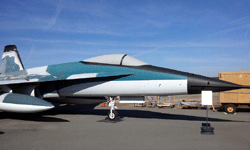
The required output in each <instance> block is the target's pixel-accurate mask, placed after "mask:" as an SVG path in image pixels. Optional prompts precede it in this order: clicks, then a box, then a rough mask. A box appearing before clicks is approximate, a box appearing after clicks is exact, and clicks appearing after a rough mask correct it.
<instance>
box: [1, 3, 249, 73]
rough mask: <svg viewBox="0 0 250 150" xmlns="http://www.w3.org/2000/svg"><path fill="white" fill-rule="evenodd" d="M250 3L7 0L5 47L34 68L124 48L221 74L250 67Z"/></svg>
mask: <svg viewBox="0 0 250 150" xmlns="http://www.w3.org/2000/svg"><path fill="white" fill-rule="evenodd" d="M249 8H250V0H188V1H187V0H120V1H119V0H70V1H67V0H39V1H34V0H26V1H25V0H23V1H18V0H1V2H0V20H1V22H0V35H1V36H0V47H1V48H2V49H3V48H4V46H5V45H8V44H16V45H17V48H18V50H19V53H20V56H21V58H22V61H23V64H24V66H25V67H26V68H32V67H38V66H44V65H50V64H57V63H63V62H72V61H80V60H84V59H87V58H90V57H94V56H99V55H104V54H114V53H124V54H128V55H131V56H133V57H135V58H137V59H140V60H143V61H145V62H147V63H149V64H152V65H156V66H161V67H166V68H171V69H173V68H175V69H177V70H182V71H187V72H192V73H197V74H202V75H206V76H218V72H221V71H240V69H244V70H247V71H250V31H249V30H250V9H249Z"/></svg>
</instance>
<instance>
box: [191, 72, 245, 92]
mask: <svg viewBox="0 0 250 150" xmlns="http://www.w3.org/2000/svg"><path fill="white" fill-rule="evenodd" d="M239 88H243V86H241V85H238V84H234V83H231V82H226V81H222V80H218V79H214V78H209V77H203V76H198V75H194V76H193V77H188V94H199V93H201V91H204V90H208V91H213V92H220V91H228V90H233V89H239Z"/></svg>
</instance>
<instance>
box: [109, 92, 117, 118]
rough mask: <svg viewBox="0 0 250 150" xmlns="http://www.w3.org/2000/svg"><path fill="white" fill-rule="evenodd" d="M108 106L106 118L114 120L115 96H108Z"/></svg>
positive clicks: (115, 115)
mask: <svg viewBox="0 0 250 150" xmlns="http://www.w3.org/2000/svg"><path fill="white" fill-rule="evenodd" d="M109 107H110V111H109V112H108V119H109V120H112V121H115V120H117V118H118V112H117V111H116V110H115V109H118V108H117V107H116V106H115V97H109Z"/></svg>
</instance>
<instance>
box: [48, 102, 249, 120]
mask: <svg viewBox="0 0 250 150" xmlns="http://www.w3.org/2000/svg"><path fill="white" fill-rule="evenodd" d="M108 112H109V109H86V106H81V105H75V106H69V105H66V106H63V107H56V108H55V109H52V110H50V111H47V112H45V113H47V114H48V115H57V114H85V115H99V116H104V117H106V116H107V114H108ZM117 112H118V115H119V116H120V117H121V118H124V117H129V118H147V119H166V120H186V121H206V117H205V111H204V117H200V116H192V115H184V114H168V113H160V112H153V111H150V110H133V109H130V110H124V109H122V108H121V109H118V110H117ZM208 120H209V121H213V122H246V121H236V120H227V119H219V118H211V117H209V116H208Z"/></svg>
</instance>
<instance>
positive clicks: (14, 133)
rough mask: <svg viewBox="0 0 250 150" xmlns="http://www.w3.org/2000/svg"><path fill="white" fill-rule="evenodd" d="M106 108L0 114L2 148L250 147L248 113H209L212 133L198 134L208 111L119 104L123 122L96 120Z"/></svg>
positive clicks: (155, 149) (140, 149)
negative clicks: (121, 106)
mask: <svg viewBox="0 0 250 150" xmlns="http://www.w3.org/2000/svg"><path fill="white" fill-rule="evenodd" d="M107 113H108V108H103V107H97V108H96V109H95V110H93V111H85V110H84V109H83V108H82V107H74V106H66V107H60V108H56V109H55V110H52V111H48V112H45V113H39V114H10V113H4V112H0V150H12V149H13V150H14V149H25V150H28V149H29V150H31V149H36V150H40V149H46V150H55V149H60V150H66V149H70V150H75V149H79V150H82V149H84V150H118V149H123V150H160V149H178V150H180V149H190V150H191V149H192V150H196V149H197V150H199V149H203V150H204V149H206V150H207V149H211V150H214V149H220V150H222V149H226V150H231V149H232V150H235V149H241V150H242V149H245V150H249V149H250V136H249V135H250V115H249V114H250V111H249V110H245V111H243V112H237V114H236V115H225V114H224V113H223V112H212V111H209V123H211V126H212V127H214V128H215V129H214V135H202V134H200V131H201V129H200V127H201V124H202V123H205V120H206V110H189V109H184V110H183V109H166V108H163V109H158V108H136V107H131V108H119V110H118V113H119V115H120V116H121V117H122V118H123V121H121V122H117V123H106V122H99V121H101V120H103V119H105V117H106V114H107Z"/></svg>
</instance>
